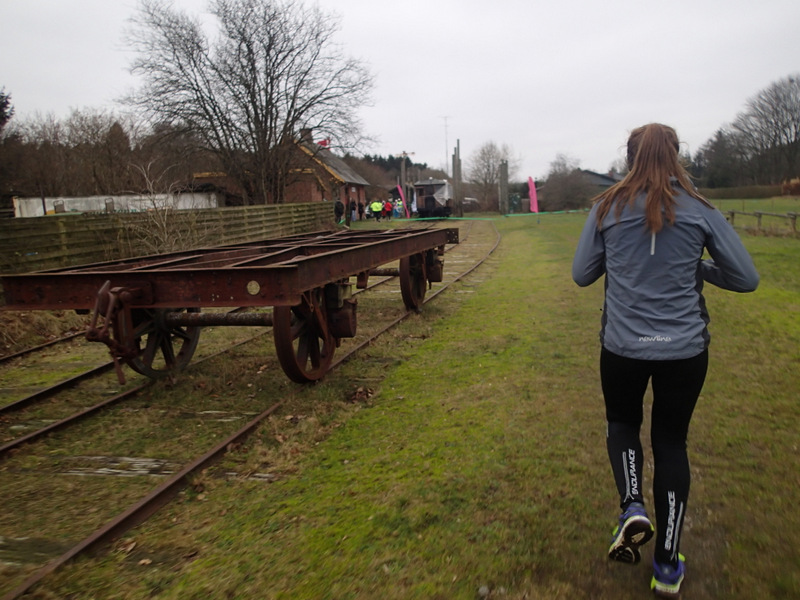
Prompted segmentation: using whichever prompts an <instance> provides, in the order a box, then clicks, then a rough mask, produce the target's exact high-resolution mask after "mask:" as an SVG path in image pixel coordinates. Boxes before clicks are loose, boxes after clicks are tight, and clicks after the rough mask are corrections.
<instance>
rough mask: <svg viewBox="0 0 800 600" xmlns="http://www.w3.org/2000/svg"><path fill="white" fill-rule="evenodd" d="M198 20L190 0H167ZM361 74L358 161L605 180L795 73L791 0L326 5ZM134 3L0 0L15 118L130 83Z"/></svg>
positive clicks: (688, 144) (721, 119)
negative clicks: (477, 158)
mask: <svg viewBox="0 0 800 600" xmlns="http://www.w3.org/2000/svg"><path fill="white" fill-rule="evenodd" d="M174 4H175V6H178V7H182V8H184V9H186V10H187V11H189V12H192V13H198V14H199V13H203V12H205V8H206V6H207V1H206V0H175V2H174ZM319 5H320V6H321V7H322V8H323V10H325V11H327V12H335V13H337V14H338V15H339V16H340V17H341V31H340V41H341V43H342V45H343V46H344V50H345V52H346V53H347V54H349V55H351V56H353V57H355V58H358V59H360V60H361V61H362V62H364V63H365V64H366V65H368V67H369V68H370V70H371V72H372V73H373V75H374V77H375V89H374V93H373V106H370V107H366V108H365V109H364V110H363V111H362V114H361V117H362V121H363V125H364V129H365V132H366V133H367V134H369V135H371V136H372V137H374V138H376V139H377V143H376V144H375V145H374V146H372V147H368V148H364V149H363V150H364V151H365V152H368V153H372V154H381V155H384V156H386V155H389V154H394V155H399V154H400V153H401V152H403V151H405V152H408V153H412V152H413V153H414V156H413V159H414V160H415V161H417V162H425V163H428V164H429V165H430V166H432V167H437V168H444V167H445V165H446V164H449V162H448V161H449V156H450V154H451V153H452V150H453V148H454V147H455V145H456V141H457V140H460V143H461V157H462V160H464V161H468V160H469V158H470V156H471V155H472V154H473V153H474V152H475V151H476V150H477V148H478V147H480V146H481V145H483V144H484V143H486V142H489V141H493V142H495V143H497V144H498V145H502V144H507V145H508V146H509V147H510V148H511V149H512V152H513V155H514V156H515V157H517V158H518V159H519V161H520V169H519V171H518V173H517V179H518V180H523V179H526V178H527V177H528V176H533V177H535V178H540V177H544V176H545V175H546V174H547V172H548V170H549V166H550V163H551V162H552V161H553V160H554V159H555V157H556V155H557V154H559V153H561V154H566V155H567V156H569V157H570V158H572V159H574V160H575V161H578V162H579V164H580V166H581V167H582V168H584V169H590V170H594V171H601V172H602V171H606V170H607V169H608V168H609V166H610V165H611V164H612V163H613V162H614V161H616V160H617V159H619V158H620V157H621V156H622V155H623V147H624V144H625V141H626V139H627V136H628V133H629V131H630V130H631V129H632V128H634V127H637V126H639V125H642V124H644V123H649V122H653V121H658V122H662V123H666V124H668V125H672V126H673V127H675V128H676V129H677V131H678V135H679V136H680V137H681V139H682V140H683V141H684V142H685V146H684V148H685V150H687V151H689V152H690V153H692V154H694V152H696V151H697V149H698V148H699V147H700V146H701V145H702V144H703V143H704V142H706V141H707V140H708V139H709V138H710V137H711V136H712V135H713V134H714V132H715V131H716V130H717V129H719V128H720V127H722V126H723V125H725V124H727V123H729V122H730V121H732V120H733V119H734V118H735V116H736V115H737V113H739V112H741V111H742V110H743V109H744V108H745V103H746V101H747V100H748V98H750V97H752V96H753V95H755V94H756V93H758V92H759V91H760V90H762V89H764V88H765V87H767V86H768V85H769V84H771V83H773V82H775V81H777V80H779V79H782V78H784V77H787V76H789V75H792V74H800V32H799V31H798V24H799V23H800V1H798V0H759V1H754V0H671V1H670V2H665V1H663V0H660V1H658V2H653V1H651V0H605V1H602V2H601V1H595V0H547V1H541V0H540V1H537V0H405V1H403V2H401V1H399V0H393V1H389V0H328V1H321V2H319ZM135 8H136V1H135V0H4V2H3V8H2V19H1V20H0V88H5V91H6V93H10V94H11V97H12V103H13V105H14V107H15V109H16V114H17V116H18V117H21V118H25V117H29V116H34V115H35V114H37V113H39V114H47V113H52V114H55V115H56V116H57V117H66V116H67V115H68V114H69V112H70V110H71V109H73V108H87V107H90V108H117V109H119V107H118V106H116V105H115V104H114V101H115V99H117V98H119V97H120V96H121V94H123V93H124V92H125V91H126V90H128V89H129V88H131V87H132V86H133V85H135V81H134V79H133V78H132V77H131V76H130V74H129V72H128V68H129V65H130V62H131V58H132V57H131V54H130V53H128V52H126V49H125V46H124V43H123V30H124V28H125V27H126V26H127V18H128V17H129V16H130V15H132V14H133V13H134V11H135Z"/></svg>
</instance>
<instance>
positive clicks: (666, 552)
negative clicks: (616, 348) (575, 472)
mask: <svg viewBox="0 0 800 600" xmlns="http://www.w3.org/2000/svg"><path fill="white" fill-rule="evenodd" d="M707 369H708V350H704V351H703V352H701V353H700V354H698V355H697V356H694V357H692V358H687V359H682V360H638V359H633V358H625V357H622V356H618V355H616V354H614V353H613V352H609V351H608V350H606V349H605V348H603V350H602V352H601V353H600V380H601V382H602V386H603V396H604V397H605V402H606V420H607V421H608V434H607V437H606V442H607V446H608V457H609V459H610V461H611V469H612V471H613V473H614V480H615V482H616V485H617V490H618V491H619V496H620V506H621V507H622V509H623V510H624V509H625V508H626V507H627V506H628V504H630V503H631V502H643V497H642V487H641V485H642V464H643V462H644V461H643V460H642V444H641V441H640V440H639V429H640V428H641V425H642V417H643V408H642V404H643V399H644V394H645V391H646V390H647V384H648V382H650V381H652V387H653V410H652V415H651V425H650V438H651V442H652V445H653V464H654V477H653V498H654V500H655V509H656V549H655V557H656V560H658V561H659V562H662V563H666V562H670V563H672V564H673V565H676V564H677V561H678V549H679V544H680V533H681V529H682V527H683V518H684V516H685V512H686V502H687V500H688V498H689V485H690V481H691V475H690V471H689V458H688V456H687V453H686V437H687V435H688V433H689V422H690V421H691V419H692V412H693V411H694V407H695V405H696V404H697V398H698V396H699V395H700V391H701V390H702V389H703V383H704V382H705V378H706V371H707Z"/></svg>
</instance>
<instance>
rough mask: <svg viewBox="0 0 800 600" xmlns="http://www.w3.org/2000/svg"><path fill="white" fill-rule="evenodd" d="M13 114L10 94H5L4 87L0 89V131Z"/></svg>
mask: <svg viewBox="0 0 800 600" xmlns="http://www.w3.org/2000/svg"><path fill="white" fill-rule="evenodd" d="M13 116H14V106H13V105H12V104H11V94H6V90H5V88H2V89H0V133H3V129H4V128H5V126H6V123H8V122H9V121H10V120H11V117H13Z"/></svg>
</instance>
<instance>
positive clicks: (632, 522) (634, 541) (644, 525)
mask: <svg viewBox="0 0 800 600" xmlns="http://www.w3.org/2000/svg"><path fill="white" fill-rule="evenodd" d="M653 531H654V530H653V524H652V523H651V522H650V519H648V518H647V513H646V512H645V510H644V504H642V503H641V502H631V504H630V505H629V506H628V508H627V509H625V512H623V513H622V514H621V515H620V517H619V525H617V526H616V528H615V529H614V531H613V532H612V535H613V536H614V537H613V539H612V540H611V546H609V548H608V558H610V559H611V560H616V561H617V562H623V563H628V564H631V565H635V564H636V563H638V562H639V561H640V560H642V555H641V553H640V552H639V546H641V545H642V544H646V543H647V542H648V541H650V538H651V537H653Z"/></svg>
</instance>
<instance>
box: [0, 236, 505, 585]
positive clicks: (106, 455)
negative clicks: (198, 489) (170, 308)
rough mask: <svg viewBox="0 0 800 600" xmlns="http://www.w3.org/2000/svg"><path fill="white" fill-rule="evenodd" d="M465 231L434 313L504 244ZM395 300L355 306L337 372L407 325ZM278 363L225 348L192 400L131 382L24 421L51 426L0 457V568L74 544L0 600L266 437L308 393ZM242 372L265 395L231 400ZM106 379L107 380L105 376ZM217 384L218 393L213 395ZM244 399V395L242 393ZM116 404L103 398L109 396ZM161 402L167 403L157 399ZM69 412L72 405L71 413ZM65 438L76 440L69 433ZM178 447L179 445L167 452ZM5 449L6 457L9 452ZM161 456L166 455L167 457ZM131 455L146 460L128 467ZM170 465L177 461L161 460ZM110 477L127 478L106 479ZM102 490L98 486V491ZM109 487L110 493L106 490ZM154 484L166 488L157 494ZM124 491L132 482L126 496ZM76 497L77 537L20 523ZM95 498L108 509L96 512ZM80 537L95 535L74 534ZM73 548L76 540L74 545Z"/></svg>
mask: <svg viewBox="0 0 800 600" xmlns="http://www.w3.org/2000/svg"><path fill="white" fill-rule="evenodd" d="M466 229H467V231H466V232H464V233H462V241H461V243H460V244H459V245H458V246H454V247H453V248H452V249H451V251H450V252H449V253H448V259H447V261H446V265H445V273H444V278H443V279H444V281H443V282H442V283H441V284H438V285H435V286H433V288H432V289H431V290H430V293H429V294H428V296H427V298H426V300H425V302H430V301H431V300H433V299H434V298H435V297H436V296H437V295H438V294H440V293H443V292H445V291H446V290H447V289H448V288H449V287H450V286H451V285H452V284H453V283H455V282H456V281H458V280H460V279H461V278H463V277H465V276H466V275H467V274H469V273H470V272H472V270H474V269H475V268H477V266H479V265H480V264H481V263H482V262H483V261H484V260H485V259H486V258H487V257H488V256H489V255H490V254H491V252H493V250H494V249H495V247H496V245H497V243H498V242H499V238H498V237H497V233H496V230H494V228H493V225H490V224H487V223H484V224H480V225H473V224H472V223H470V225H469V226H468V227H467V228H466ZM479 230H480V231H479ZM465 234H466V235H465ZM399 295H400V290H399V284H398V283H397V282H396V278H395V281H394V283H392V278H387V279H385V280H382V281H381V282H380V284H377V282H376V284H373V285H372V286H370V288H369V289H368V290H365V291H364V293H363V297H362V298H360V299H359V303H360V305H359V310H360V311H361V312H362V315H361V319H360V325H359V333H358V335H357V336H355V337H354V338H351V339H347V340H343V343H342V347H340V348H339V349H338V350H337V354H336V359H335V361H334V362H333V364H332V365H331V369H335V368H336V367H338V366H339V365H340V364H342V363H343V362H345V361H347V360H349V359H351V358H352V357H353V356H354V355H356V354H357V353H358V352H359V351H360V350H361V349H363V348H364V347H365V346H368V345H369V344H370V343H372V342H373V341H374V340H375V339H377V338H378V337H379V336H380V335H382V334H384V333H385V332H386V331H388V330H389V329H391V328H392V327H394V326H395V325H396V324H397V323H399V322H400V321H402V320H403V319H404V318H406V316H408V315H409V314H410V313H408V312H406V310H405V309H404V308H399V307H398V306H397V305H398V304H400V303H399V301H398V297H399ZM365 313H367V314H365ZM222 329H230V328H222ZM251 337H252V336H251ZM256 337H257V338H258V337H259V336H256ZM204 343H205V342H204ZM223 346H224V344H223ZM205 347H207V346H205ZM259 353H260V355H259ZM272 354H273V352H272V349H271V348H270V346H269V344H268V343H267V342H266V341H263V340H258V339H256V340H253V339H249V340H245V341H238V342H237V343H236V344H235V345H233V346H232V345H231V344H228V346H227V347H226V348H224V349H220V350H218V351H211V352H208V353H207V355H206V356H205V357H201V358H200V359H199V360H198V359H196V360H195V361H194V363H193V364H192V365H190V366H189V367H188V368H187V370H186V372H185V375H181V377H182V378H183V377H186V378H187V379H189V380H196V386H195V387H196V389H195V390H194V392H196V393H192V394H190V395H189V396H181V397H173V395H171V394H169V393H167V394H166V395H158V394H157V393H156V392H155V391H154V388H156V389H157V388H165V387H166V388H168V387H169V386H170V385H171V384H170V382H156V383H155V384H153V383H151V382H149V381H147V382H144V381H142V382H132V384H131V387H130V389H128V390H125V391H123V392H121V393H119V394H116V395H114V396H112V397H111V398H105V399H104V400H102V401H100V402H91V401H90V402H89V403H88V404H89V405H90V406H88V407H82V408H81V409H80V410H78V411H77V412H75V414H74V418H73V416H68V417H64V418H63V419H60V420H56V419H55V417H52V416H51V417H47V416H46V415H45V416H43V409H41V408H40V409H36V410H35V412H34V414H31V415H29V416H28V417H26V419H27V421H28V422H31V421H35V420H36V418H39V419H41V420H49V421H50V422H49V423H47V424H46V425H45V426H44V427H41V428H38V429H35V430H34V431H31V432H29V433H26V434H25V435H24V436H22V437H14V436H13V435H11V437H12V438H13V439H12V440H11V441H10V442H6V443H5V445H4V446H3V447H2V448H0V460H2V459H5V460H2V462H0V483H2V489H5V490H14V492H15V493H16V494H17V497H16V498H14V499H13V500H12V501H11V502H9V503H7V505H6V513H5V514H4V515H2V516H0V561H4V560H5V561H9V559H8V558H4V548H5V550H8V551H9V552H8V554H9V556H13V554H14V546H15V545H19V540H21V539H23V538H28V539H30V538H34V539H37V538H43V537H44V536H45V532H46V538H47V539H53V538H56V539H68V540H69V541H68V542H66V543H65V544H64V547H63V548H59V549H58V551H56V552H54V553H53V552H51V553H50V554H48V555H47V556H46V557H45V558H48V559H51V560H49V561H44V560H41V561H39V562H38V563H37V561H35V560H32V559H31V558H30V557H28V559H27V561H26V562H23V563H22V564H21V565H19V567H17V568H14V569H12V570H13V571H14V572H15V574H16V575H17V577H16V580H17V582H18V581H19V580H21V579H24V581H22V583H18V585H16V587H14V588H10V587H9V591H8V592H7V593H6V594H5V595H3V596H2V600H11V599H12V598H20V597H22V596H23V595H24V594H25V593H26V592H27V591H29V590H30V589H31V588H32V587H34V586H35V585H36V584H37V583H38V582H40V581H41V579H42V578H43V577H45V576H46V575H47V574H49V573H51V572H52V571H54V570H55V569H57V568H58V567H59V566H61V565H63V564H65V563H66V562H68V561H70V560H72V559H73V558H75V557H76V556H78V555H80V554H81V553H85V552H90V551H92V550H94V549H96V548H98V547H100V546H103V545H106V544H108V543H109V542H110V541H112V540H114V539H118V538H119V537H120V536H121V535H123V534H124V532H125V531H127V530H128V529H129V528H131V527H133V526H135V525H136V524H138V523H141V522H142V521H143V520H145V519H146V518H147V517H148V516H150V515H151V514H153V513H154V512H155V511H157V510H158V509H159V508H160V507H161V506H163V505H164V504H165V503H167V502H169V500H170V499H171V498H172V497H174V495H175V494H176V493H178V492H179V491H180V490H182V489H183V488H184V487H185V486H186V485H187V482H190V481H191V480H192V478H193V477H196V476H197V474H198V473H200V472H202V470H203V469H205V468H207V466H208V465H209V464H210V463H211V462H213V461H214V460H216V459H218V458H219V457H220V456H221V455H222V454H224V453H225V452H226V451H227V450H228V449H230V448H232V447H235V446H237V445H238V444H241V443H242V441H243V440H244V439H245V438H246V437H247V436H248V435H250V434H251V433H252V432H253V431H255V430H257V429H258V428H259V427H263V425H264V423H265V421H266V420H267V419H269V418H270V417H271V415H274V414H275V413H276V412H277V411H279V410H280V409H281V408H282V407H283V406H284V404H285V403H286V401H287V398H291V397H294V396H296V395H297V394H298V393H302V390H303V388H302V386H297V385H296V384H293V383H291V382H288V381H286V379H285V377H284V376H283V374H282V373H280V369H279V367H278V365H277V359H276V358H275V357H274V356H272ZM245 361H250V362H251V363H253V364H257V365H258V370H257V376H258V378H259V382H258V385H259V386H260V389H261V390H269V391H268V392H263V393H260V392H254V393H252V394H247V395H245V397H243V398H242V397H241V395H240V394H238V393H237V394H234V396H235V397H234V398H227V397H226V394H225V388H226V387H228V386H231V382H230V381H227V380H228V379H231V378H234V377H235V374H234V373H227V371H228V370H229V369H228V368H227V366H226V365H229V364H237V365H238V364H241V363H242V362H245ZM201 374H202V375H201ZM206 375H207V377H206ZM105 377H106V378H109V375H108V374H107V375H106V376H105ZM209 381H212V382H215V383H214V384H213V385H211V384H209V383H208V382H209ZM204 386H206V387H204ZM67 387H68V389H67V390H65V391H59V392H58V397H57V398H58V400H57V402H56V401H54V400H53V399H52V398H51V399H50V401H49V402H48V403H47V406H55V405H58V406H60V409H63V406H61V405H62V404H65V401H63V400H62V397H63V396H62V394H64V393H66V391H74V390H76V389H77V390H78V396H82V397H84V398H89V397H90V396H91V395H92V394H91V393H90V392H89V391H88V390H89V389H91V386H89V387H81V385H79V386H76V387H71V386H67ZM183 387H184V388H185V387H186V386H183ZM209 388H210V389H209ZM236 389H237V390H240V389H241V388H240V387H239V386H236ZM245 389H247V388H245ZM80 390H83V391H80ZM108 393H109V392H108V391H104V392H103V391H101V392H100V394H101V395H102V394H106V395H108ZM162 396H164V397H166V398H167V400H166V401H165V400H163V399H161V398H162ZM94 397H95V399H96V398H97V396H94ZM123 400H124V401H125V402H122V401H123ZM71 402H72V401H67V402H66V404H70V403H71ZM88 417H91V418H88ZM79 421H82V422H81V424H79V425H76V424H75V423H77V422H79ZM0 422H1V423H0V425H2V426H0V431H1V432H2V433H3V435H5V436H6V437H9V434H8V431H9V430H10V429H19V427H16V428H15V427H14V426H13V425H10V423H11V419H10V417H9V416H8V415H0ZM16 422H17V423H19V421H16ZM153 423H158V425H159V427H158V430H157V431H152V426H153ZM66 428H69V430H68V431H66V432H64V431H63V430H65V429H66ZM58 430H62V433H61V434H59V436H50V435H48V434H51V433H53V432H54V431H58ZM109 430H112V431H116V432H118V433H117V434H115V435H112V436H110V437H109V436H108V435H103V432H108V431H109ZM95 439H102V440H103V442H102V444H101V445H102V446H103V447H97V446H96V445H95V444H94V443H93V440H95ZM176 440H177V442H178V443H177V445H176V444H175V443H170V442H175V441H176ZM34 442H35V443H34ZM6 446H9V448H8V449H7V450H6V449H5V447H6ZM162 446H163V447H166V448H167V449H162ZM131 456H133V457H137V456H138V457H147V458H126V457H131ZM164 456H169V458H168V459H165V458H163V457H164ZM54 457H55V458H54ZM153 457H162V458H153ZM113 474H116V475H128V476H127V477H110V475H113ZM144 475H146V476H144ZM75 479H81V480H83V482H87V481H89V480H91V483H84V484H82V485H76V484H75ZM98 480H102V481H101V482H99V483H98ZM109 480H111V481H112V483H113V485H109V483H108V482H109ZM154 480H156V481H160V484H159V485H157V486H156V487H155V488H154V487H153V482H154ZM120 481H124V482H125V483H124V484H122V485H119V482H120ZM132 481H133V483H131V482H132ZM76 487H86V488H88V489H87V490H85V491H87V492H89V493H88V496H89V499H87V500H86V503H87V508H86V509H85V511H84V512H88V513H89V515H88V517H89V518H87V519H86V522H85V523H82V524H81V525H80V527H75V526H74V524H71V523H70V524H64V523H62V524H56V526H54V527H51V526H48V527H43V528H42V531H38V530H37V522H36V518H26V517H25V516H24V513H25V512H26V509H27V508H29V507H30V505H29V504H28V503H29V502H30V503H32V502H33V501H34V500H38V499H42V498H37V497H38V496H43V497H44V498H43V502H44V505H45V508H37V509H36V510H35V511H28V512H33V513H34V514H37V515H39V514H46V513H47V508H46V506H47V505H48V503H54V504H56V507H54V509H53V513H52V514H53V515H57V514H59V510H58V506H60V504H59V502H58V501H55V502H54V501H53V499H52V498H53V497H54V496H55V495H54V494H52V492H55V491H57V492H58V497H63V496H62V494H64V495H66V497H69V494H70V492H71V491H72V492H75V491H76ZM54 488H57V490H56V489H54ZM81 491H84V490H81ZM97 497H99V498H105V499H106V501H105V502H101V506H98V504H97V500H96V498H97ZM82 502H83V501H81V503H82ZM71 508H72V509H74V507H71ZM65 512H74V510H71V511H66V510H65ZM78 512H81V511H80V510H79V511H78ZM17 517H19V518H17ZM48 525H52V524H48ZM81 531H83V532H85V531H91V533H89V534H88V535H83V534H82V533H78V532H81ZM81 536H83V537H81ZM76 538H80V539H79V540H77V541H76ZM53 555H55V556H53ZM43 563H44V564H43ZM6 570H7V569H6ZM4 579H6V578H4V577H3V572H2V571H0V591H3V590H4V588H5V587H6V585H8V584H9V583H11V581H12V580H13V579H14V578H8V580H7V581H5V582H4V581H3V580H4Z"/></svg>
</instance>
